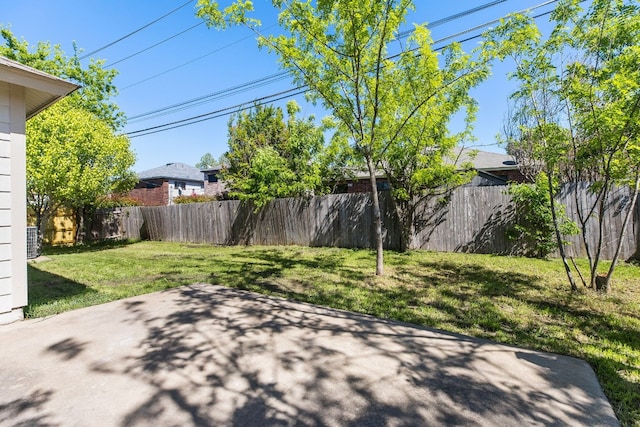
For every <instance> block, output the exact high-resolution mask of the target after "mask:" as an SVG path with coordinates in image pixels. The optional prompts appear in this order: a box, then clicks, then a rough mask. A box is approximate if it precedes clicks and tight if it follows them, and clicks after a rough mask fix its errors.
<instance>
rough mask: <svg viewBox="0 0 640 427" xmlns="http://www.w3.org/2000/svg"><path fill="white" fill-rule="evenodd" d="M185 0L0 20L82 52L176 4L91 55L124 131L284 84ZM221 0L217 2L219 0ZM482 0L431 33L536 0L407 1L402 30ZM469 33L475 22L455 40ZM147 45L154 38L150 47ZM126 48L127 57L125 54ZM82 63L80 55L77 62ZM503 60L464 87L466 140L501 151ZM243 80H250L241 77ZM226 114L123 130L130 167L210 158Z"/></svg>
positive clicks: (269, 60)
mask: <svg viewBox="0 0 640 427" xmlns="http://www.w3.org/2000/svg"><path fill="white" fill-rule="evenodd" d="M185 3H187V0H136V1H131V0H109V1H107V0H64V1H62V0H19V1H13V0H0V4H1V5H2V14H1V15H0V24H2V25H3V26H10V28H11V30H12V31H13V33H14V34H15V35H16V36H18V37H19V38H24V39H25V40H27V41H28V42H29V43H30V44H32V45H35V44H36V43H37V42H39V41H49V42H51V44H58V45H60V46H61V48H62V49H63V50H64V51H65V53H67V54H68V55H71V54H72V52H73V42H74V41H75V43H76V44H77V46H78V47H79V48H81V49H83V51H84V53H90V52H92V51H94V50H96V49H98V48H100V47H103V46H105V45H108V44H110V43H112V42H114V41H116V40H118V39H119V38H121V37H123V36H125V35H127V34H129V33H131V32H133V31H135V30H137V29H139V28H141V27H143V26H145V25H146V24H149V23H151V22H152V21H154V20H156V19H158V18H160V17H162V16H163V15H165V14H167V13H169V12H171V11H173V10H175V9H178V10H176V11H175V12H173V13H171V14H170V15H168V16H166V17H164V18H162V19H160V20H159V21H158V22H156V23H154V24H152V25H150V26H148V27H147V28H144V29H142V30H140V31H138V32H137V33H135V34H134V35H132V36H130V37H127V38H126V39H124V40H122V41H120V42H118V43H115V44H113V45H112V46H110V47H108V48H106V49H104V50H101V51H100V52H97V53H95V54H93V55H92V56H91V57H92V58H97V59H104V60H105V61H106V65H107V66H109V65H110V64H112V63H114V62H116V61H118V63H117V64H114V66H113V67H114V68H116V69H117V70H118V72H119V75H118V77H117V78H116V80H115V83H116V85H117V86H118V88H119V90H120V93H119V95H118V97H117V98H115V102H116V103H117V104H118V105H119V107H120V108H121V110H122V111H124V112H125V114H127V116H128V117H130V120H129V123H128V124H127V126H126V128H125V132H133V131H137V130H141V129H146V128H151V127H154V126H158V125H162V124H165V123H168V122H173V121H178V120H182V119H185V118H189V117H194V116H198V115H203V114H207V113H211V112H215V111H220V110H225V111H234V108H230V107H234V106H237V105H240V104H246V103H248V104H250V103H252V102H253V100H255V99H257V98H261V97H264V96H267V95H272V94H276V93H279V92H284V91H287V90H289V89H291V88H292V87H293V86H292V84H291V81H290V79H288V78H283V79H279V80H278V79H277V78H273V79H268V78H266V77H268V76H273V75H274V74H277V73H279V72H280V71H281V70H280V69H279V66H278V64H277V61H276V57H275V55H273V54H269V53H268V52H267V51H264V50H263V51H261V50H259V49H258V48H257V45H256V41H255V36H254V35H253V33H252V32H251V31H250V30H248V29H246V28H232V29H229V30H226V31H217V30H213V29H207V27H206V25H204V24H202V25H199V24H200V23H201V20H199V19H198V18H197V17H196V16H195V4H196V1H195V0H193V1H191V2H189V3H188V4H186V5H185ZM221 3H222V4H225V1H224V0H222V1H221ZM254 3H255V5H256V9H257V12H258V15H259V18H261V20H262V22H263V26H264V27H269V26H271V25H273V24H275V23H276V14H275V13H274V12H273V11H272V10H271V8H270V6H269V4H270V1H267V0H255V1H254ZM489 3H496V4H495V5H493V6H491V7H487V8H486V9H484V10H482V11H480V12H477V13H473V14H470V15H468V16H464V17H462V18H460V19H455V20H451V21H450V22H447V23H445V24H442V25H438V26H437V27H435V28H433V29H432V35H433V38H434V40H438V39H440V38H443V37H447V36H450V35H453V34H457V33H459V32H461V31H464V30H467V29H470V28H473V27H475V26H478V25H481V24H484V23H486V22H489V21H491V20H494V19H497V18H500V17H502V16H505V15H506V14H508V13H510V12H513V11H519V10H522V9H526V8H529V7H533V6H536V5H539V4H542V3H545V1H544V0H504V1H502V2H492V1H491V0H475V1H474V0H449V1H427V0H416V5H417V7H416V10H415V12H413V13H411V15H410V16H409V17H408V21H407V23H406V24H405V25H404V26H403V29H410V28H411V24H412V23H414V22H415V23H423V22H434V21H437V20H440V19H442V18H446V17H449V16H452V15H455V14H458V13H460V12H464V11H466V10H469V9H472V8H477V7H478V6H482V5H487V4H489ZM183 5H184V6H183ZM181 6H183V7H181ZM552 8H553V4H550V5H546V6H543V7H541V8H539V9H537V10H536V13H540V12H544V11H548V10H551V9H552ZM542 19H545V20H546V19H547V18H542ZM543 25H544V24H543ZM271 30H272V31H277V28H275V27H271ZM479 32H480V30H476V31H473V32H471V33H468V34H466V35H464V36H460V37H457V38H456V39H457V40H460V39H462V38H465V37H468V36H471V35H475V34H478V33H479ZM180 33H181V34H180ZM167 39H168V40H167ZM165 40H167V41H165ZM161 42H162V43H161ZM477 43H478V40H473V41H470V42H467V43H465V44H464V47H465V49H472V48H473V47H475V46H476V45H477ZM155 44H158V45H157V46H155V47H151V46H153V45H155ZM150 47H151V48H150ZM143 50H144V52H141V51H143ZM139 52H141V53H139ZM130 55H133V56H132V57H130V58H128V59H125V58H127V57H128V56H130ZM88 61H89V59H88V58H87V59H85V60H83V63H87V62H88ZM511 67H512V64H510V63H505V64H495V65H494V68H493V75H492V77H491V78H490V79H489V80H488V81H487V82H485V83H484V84H482V86H481V87H479V88H477V89H476V90H474V92H473V94H474V96H475V97H476V99H477V100H478V102H479V105H480V111H479V114H478V121H477V123H476V131H475V136H476V138H477V142H476V143H475V144H477V145H478V146H479V148H481V149H484V150H488V151H497V152H502V151H503V150H502V148H501V147H499V146H497V145H496V144H495V136H496V134H497V133H499V132H500V130H501V128H502V125H503V118H504V114H505V111H506V108H507V98H508V95H509V93H510V91H511V90H512V89H513V87H514V86H513V84H512V83H510V82H509V81H508V80H507V78H506V74H507V73H508V72H509V70H510V68H511ZM249 82H253V84H252V85H247V83H249ZM229 88H237V89H236V91H235V92H236V93H234V94H231V95H229V94H225V96H224V97H220V96H214V94H216V93H218V92H221V91H224V90H225V89H229ZM208 95H211V96H208ZM205 96H208V97H206V98H204V99H202V100H201V101H200V102H197V103H196V104H198V105H195V106H191V107H190V108H186V109H181V110H179V111H175V112H172V113H171V114H162V115H159V116H156V117H154V116H153V115H152V116H145V117H140V118H137V119H136V118H134V117H135V116H138V115H141V114H146V113H149V112H152V111H155V110H158V109H162V108H164V107H168V106H171V105H175V104H179V103H183V102H185V101H189V100H194V99H197V98H201V97H205ZM294 99H296V101H298V103H299V104H301V106H302V107H303V110H302V114H303V115H310V114H315V115H316V117H317V118H318V119H319V118H321V117H322V116H323V115H325V114H326V113H325V112H324V111H323V110H322V109H321V108H319V107H315V106H312V105H309V104H307V103H305V102H304V98H303V96H302V95H298V96H296V97H295V98H294ZM286 102H287V100H282V101H279V102H276V105H282V106H284V104H285V103H286ZM213 115H217V114H213ZM208 117H210V116H208ZM228 120H229V116H228V115H224V116H221V117H217V118H213V119H209V120H205V121H202V122H200V123H197V124H193V125H189V126H183V127H179V128H176V129H173V130H168V131H164V132H157V133H153V134H149V135H146V136H140V137H137V138H132V139H131V145H132V148H133V150H134V151H135V152H136V156H137V162H136V165H135V167H134V169H135V170H136V171H137V172H140V171H143V170H146V169H150V168H153V167H156V166H160V165H163V164H166V163H171V162H183V163H187V164H192V165H193V164H195V163H196V162H198V161H199V159H200V157H201V156H202V155H203V154H204V153H206V152H210V153H212V154H214V155H215V156H216V157H217V156H219V155H220V154H222V153H223V152H224V151H226V149H227V122H228ZM454 126H455V124H454Z"/></svg>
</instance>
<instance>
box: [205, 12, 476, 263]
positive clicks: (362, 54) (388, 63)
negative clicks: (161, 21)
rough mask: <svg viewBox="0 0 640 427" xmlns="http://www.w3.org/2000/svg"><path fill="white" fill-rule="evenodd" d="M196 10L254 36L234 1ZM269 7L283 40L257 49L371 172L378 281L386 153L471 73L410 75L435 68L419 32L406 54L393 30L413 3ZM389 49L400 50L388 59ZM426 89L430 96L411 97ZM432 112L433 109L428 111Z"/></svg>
mask: <svg viewBox="0 0 640 427" xmlns="http://www.w3.org/2000/svg"><path fill="white" fill-rule="evenodd" d="M198 5H199V7H200V8H199V11H198V14H199V15H200V16H202V17H203V18H205V19H206V20H207V22H208V23H209V24H210V25H214V26H218V27H224V26H226V25H229V24H245V25H248V26H250V27H252V28H254V29H256V31H258V32H259V30H258V29H257V26H256V24H257V22H256V21H255V20H253V19H251V18H250V17H249V15H248V12H249V11H250V10H251V7H252V5H251V2H245V1H237V2H235V3H233V4H232V5H231V6H229V7H228V8H227V9H225V10H220V8H219V7H218V4H217V1H215V0H200V1H199V2H198ZM272 5H273V6H274V7H275V8H277V9H278V10H279V11H280V14H279V23H280V26H281V27H282V28H283V29H284V30H285V32H286V35H272V36H265V35H262V34H260V37H259V43H260V45H261V46H265V47H267V48H268V49H270V50H271V51H274V52H275V53H277V55H278V59H279V61H280V63H281V65H282V66H283V68H285V69H287V70H289V71H290V72H291V73H292V75H293V76H294V79H295V82H296V83H298V84H299V85H306V86H308V88H309V91H308V97H309V99H310V100H312V101H314V102H315V101H319V102H321V103H322V104H323V105H324V106H325V107H326V108H327V109H328V110H329V111H331V112H332V114H333V116H334V117H335V119H336V122H337V124H338V126H339V129H338V132H339V133H341V134H342V135H347V136H348V138H349V139H350V141H351V144H352V145H353V147H354V148H355V152H356V153H357V154H358V155H359V156H361V158H362V159H363V160H364V163H365V165H366V168H367V170H368V172H369V180H370V184H371V197H372V201H373V209H372V215H373V222H374V226H375V238H376V243H375V246H376V274H377V275H382V274H383V272H384V258H383V241H382V218H381V214H380V203H379V199H378V192H377V183H376V171H377V170H378V168H379V167H381V166H382V165H383V164H384V163H385V155H386V153H387V152H388V151H390V148H391V147H392V146H394V145H395V144H397V143H398V142H399V141H401V140H402V139H403V131H404V129H405V127H408V126H412V123H414V121H420V120H421V119H422V118H424V117H425V116H427V115H428V113H427V111H426V109H427V105H428V104H429V101H430V100H432V99H433V98H434V97H435V96H436V94H438V93H439V92H440V90H441V89H442V88H445V87H447V86H449V85H451V84H453V83H454V82H455V81H458V80H460V79H463V78H464V76H466V75H467V74H469V72H470V71H471V70H468V69H464V68H460V69H457V70H456V72H455V73H453V74H454V75H456V77H455V78H454V80H453V81H444V80H442V76H441V75H439V74H438V75H436V76H432V75H430V74H428V73H422V72H420V70H419V69H417V68H413V67H415V66H416V65H418V66H421V65H423V64H424V65H427V66H429V67H430V68H431V69H433V68H434V65H435V64H436V63H437V61H436V60H435V59H434V58H435V57H434V55H433V53H432V52H431V47H430V45H429V41H430V40H429V38H428V33H427V30H426V29H425V28H424V27H420V26H419V27H418V28H417V30H416V34H417V35H416V37H415V38H414V40H413V43H414V44H413V45H412V46H411V47H410V48H404V47H403V46H402V45H403V44H402V42H401V40H400V39H399V37H398V29H399V26H400V25H401V24H402V23H403V22H404V21H405V18H406V15H407V12H408V11H409V10H410V9H411V8H413V6H414V2H413V1H412V0H368V1H362V0H335V1H317V2H309V1H302V0H273V1H272ZM392 44H393V45H394V46H397V45H398V46H401V48H400V52H399V53H397V54H396V55H395V56H394V57H392V56H391V55H392V52H391V47H392ZM469 63H471V61H469ZM446 65H448V64H445V66H446ZM458 65H460V63H458ZM479 68H483V67H479ZM479 72H480V74H481V73H482V71H479ZM485 72H486V71H485ZM425 86H426V87H427V88H429V90H420V91H418V92H412V90H413V89H415V88H422V87H425ZM434 105H435V106H436V107H437V104H431V105H430V106H431V107H433V106H434ZM398 106H402V108H401V109H397V107H398ZM415 126H416V127H418V128H419V125H415ZM408 133H409V131H405V132H404V135H405V136H407V134H408Z"/></svg>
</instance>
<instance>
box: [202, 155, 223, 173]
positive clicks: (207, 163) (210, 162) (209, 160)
mask: <svg viewBox="0 0 640 427" xmlns="http://www.w3.org/2000/svg"><path fill="white" fill-rule="evenodd" d="M221 164H222V162H220V160H218V159H216V158H215V157H213V154H211V153H205V154H203V155H202V157H200V161H199V162H198V163H196V167H197V168H198V169H200V170H204V169H210V168H212V167H215V166H220V165H221Z"/></svg>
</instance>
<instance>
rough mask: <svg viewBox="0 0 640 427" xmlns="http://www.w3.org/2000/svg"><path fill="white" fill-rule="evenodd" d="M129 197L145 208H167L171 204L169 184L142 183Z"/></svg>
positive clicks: (153, 181) (162, 182)
mask: <svg viewBox="0 0 640 427" xmlns="http://www.w3.org/2000/svg"><path fill="white" fill-rule="evenodd" d="M129 197H131V198H132V199H134V200H137V201H138V202H140V203H141V204H142V205H143V206H167V205H168V204H169V182H167V181H162V180H149V181H145V182H140V183H138V184H137V185H136V187H135V188H134V189H133V190H131V191H130V192H129Z"/></svg>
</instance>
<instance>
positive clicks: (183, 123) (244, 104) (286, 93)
mask: <svg viewBox="0 0 640 427" xmlns="http://www.w3.org/2000/svg"><path fill="white" fill-rule="evenodd" d="M308 90H309V89H304V88H299V87H296V88H292V89H288V90H284V91H282V92H278V93H274V94H271V95H267V96H263V97H261V98H256V99H255V100H253V101H246V102H242V103H240V104H236V105H233V106H231V107H226V108H222V109H219V110H216V111H211V112H209V113H205V114H200V115H198V116H194V117H189V118H186V119H182V120H176V121H174V122H170V123H165V124H162V125H158V126H153V127H150V128H146V129H141V130H136V131H133V132H128V133H126V136H128V137H129V138H137V137H139V136H145V135H150V134H152V133H157V132H164V131H166V130H171V129H175V128H178V127H182V126H187V125H192V124H195V123H200V122H203V121H205V120H211V119H215V118H218V117H222V116H226V115H229V114H232V113H233V112H237V111H243V110H247V109H249V108H253V107H254V106H257V105H263V104H265V103H266V102H276V101H280V100H283V99H286V98H291V97H293V96H296V95H300V94H302V93H305V92H306V91H308ZM296 91H297V92H296ZM291 92H295V93H291ZM282 95H284V96H282ZM247 104H251V105H249V106H247ZM220 113H222V114H220ZM187 122H188V123H187ZM167 126H171V127H168V128H165V127H167Z"/></svg>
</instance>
